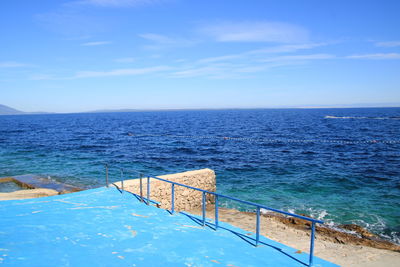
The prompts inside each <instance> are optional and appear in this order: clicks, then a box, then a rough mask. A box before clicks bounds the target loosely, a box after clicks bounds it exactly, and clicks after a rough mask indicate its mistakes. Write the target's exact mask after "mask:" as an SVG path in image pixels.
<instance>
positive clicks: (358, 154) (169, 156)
mask: <svg viewBox="0 0 400 267" xmlns="http://www.w3.org/2000/svg"><path fill="white" fill-rule="evenodd" d="M327 116H328V117H327ZM162 135H175V137H171V136H162ZM176 136H192V137H187V138H186V137H176ZM195 136H198V138H196V137H195ZM201 136H208V137H240V138H254V139H258V140H232V139H224V138H200V137H201ZM259 139H273V140H280V142H270V141H268V140H259ZM399 139H400V108H359V109H265V110H261V109H260V110H213V111H163V112H162V111H157V112H156V111H155V112H132V113H97V114H95V113H86V114H48V115H19V116H0V176H8V175H19V174H26V173H33V174H41V175H46V176H49V177H51V178H52V179H55V180H58V181H61V182H65V183H68V184H73V185H77V186H80V187H85V188H93V187H98V186H102V185H104V167H103V165H102V164H103V163H104V162H114V163H115V164H118V165H120V166H123V167H125V168H130V169H135V170H138V171H142V172H144V173H146V174H150V175H161V174H167V173H174V172H180V171H186V170H191V169H199V168H211V169H214V170H215V171H216V173H217V187H218V191H219V192H221V193H224V194H228V195H232V196H237V197H239V198H242V199H246V200H249V201H254V202H258V203H263V204H265V205H267V206H270V207H274V208H279V209H284V210H289V211H294V212H296V213H305V214H308V215H310V216H313V217H315V218H320V219H324V220H326V221H327V222H328V223H332V224H342V223H355V224H358V225H361V226H364V227H366V228H368V229H369V230H371V231H373V232H375V233H378V234H380V235H381V236H383V237H386V238H389V239H391V240H392V241H395V242H397V243H400V242H399V240H400V239H399V237H400V234H399V233H400V142H397V143H383V142H380V141H382V140H385V141H393V140H395V141H399ZM293 140H315V141H313V142H302V141H300V142H293ZM318 140H320V141H318ZM331 140H344V141H352V142H353V141H357V142H358V141H364V140H368V141H371V140H377V142H376V143H371V142H369V143H331V142H328V141H331ZM111 179H113V180H119V177H118V176H116V173H115V172H112V175H111ZM225 205H232V204H230V203H225ZM240 208H243V209H246V207H240Z"/></svg>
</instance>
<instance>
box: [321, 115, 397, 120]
mask: <svg viewBox="0 0 400 267" xmlns="http://www.w3.org/2000/svg"><path fill="white" fill-rule="evenodd" d="M324 119H364V120H400V117H397V116H394V117H354V116H331V115H327V116H325V117H324Z"/></svg>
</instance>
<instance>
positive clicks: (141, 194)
mask: <svg viewBox="0 0 400 267" xmlns="http://www.w3.org/2000/svg"><path fill="white" fill-rule="evenodd" d="M139 177H140V202H143V183H142V178H143V174H142V173H139Z"/></svg>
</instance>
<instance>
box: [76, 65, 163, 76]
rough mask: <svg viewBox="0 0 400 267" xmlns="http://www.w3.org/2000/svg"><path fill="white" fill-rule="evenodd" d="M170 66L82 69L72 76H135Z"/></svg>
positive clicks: (159, 70) (160, 70)
mask: <svg viewBox="0 0 400 267" xmlns="http://www.w3.org/2000/svg"><path fill="white" fill-rule="evenodd" d="M169 69H170V67H168V66H155V67H149V68H135V69H115V70H108V71H80V72H77V73H76V74H75V76H73V77H72V78H95V77H111V76H135V75H143V74H149V73H156V72H162V71H166V70H169Z"/></svg>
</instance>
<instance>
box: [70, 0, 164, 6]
mask: <svg viewBox="0 0 400 267" xmlns="http://www.w3.org/2000/svg"><path fill="white" fill-rule="evenodd" d="M159 2H162V1H161V0H81V1H75V2H72V4H80V5H92V6H98V7H137V6H143V5H153V4H157V3H159Z"/></svg>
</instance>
